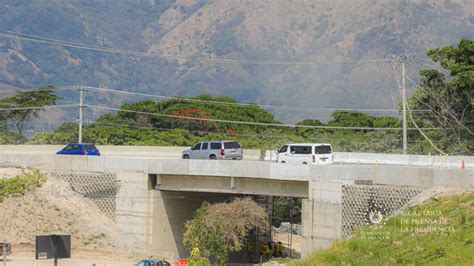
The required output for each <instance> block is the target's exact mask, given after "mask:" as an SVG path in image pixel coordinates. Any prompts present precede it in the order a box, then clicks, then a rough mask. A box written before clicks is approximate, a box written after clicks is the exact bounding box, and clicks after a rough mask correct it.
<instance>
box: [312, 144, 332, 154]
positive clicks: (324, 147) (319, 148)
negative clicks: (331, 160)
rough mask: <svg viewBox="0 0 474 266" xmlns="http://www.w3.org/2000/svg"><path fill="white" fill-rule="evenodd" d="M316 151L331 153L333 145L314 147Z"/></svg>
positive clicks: (316, 152) (317, 152)
mask: <svg viewBox="0 0 474 266" xmlns="http://www.w3.org/2000/svg"><path fill="white" fill-rule="evenodd" d="M314 153H315V154H331V153H332V149H331V146H329V145H320V146H316V147H314Z"/></svg>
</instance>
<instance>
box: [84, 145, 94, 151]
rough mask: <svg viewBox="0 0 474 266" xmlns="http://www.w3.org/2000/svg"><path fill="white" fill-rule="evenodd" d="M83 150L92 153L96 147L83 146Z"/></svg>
mask: <svg viewBox="0 0 474 266" xmlns="http://www.w3.org/2000/svg"><path fill="white" fill-rule="evenodd" d="M84 149H86V150H87V151H93V150H97V147H96V146H95V145H84Z"/></svg>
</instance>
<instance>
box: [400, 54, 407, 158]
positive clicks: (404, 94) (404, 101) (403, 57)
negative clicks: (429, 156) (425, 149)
mask: <svg viewBox="0 0 474 266" xmlns="http://www.w3.org/2000/svg"><path fill="white" fill-rule="evenodd" d="M407 60H408V55H405V54H403V55H401V56H400V61H401V63H402V106H403V118H402V119H403V154H407V153H408V143H407V90H406V86H405V76H406V73H405V62H406V61H407Z"/></svg>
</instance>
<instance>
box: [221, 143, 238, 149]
mask: <svg viewBox="0 0 474 266" xmlns="http://www.w3.org/2000/svg"><path fill="white" fill-rule="evenodd" d="M224 149H240V144H239V143H238V142H224Z"/></svg>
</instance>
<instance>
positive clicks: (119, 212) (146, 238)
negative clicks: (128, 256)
mask: <svg viewBox="0 0 474 266" xmlns="http://www.w3.org/2000/svg"><path fill="white" fill-rule="evenodd" d="M117 181H118V189H117V195H116V199H115V204H116V214H115V216H116V218H115V219H116V223H117V225H118V227H119V228H120V230H121V231H122V232H121V233H122V234H123V236H125V237H126V240H125V241H126V242H127V243H128V246H129V248H130V249H135V250H145V251H149V250H150V249H151V237H152V218H153V217H152V214H153V190H149V189H148V175H147V174H144V173H117Z"/></svg>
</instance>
